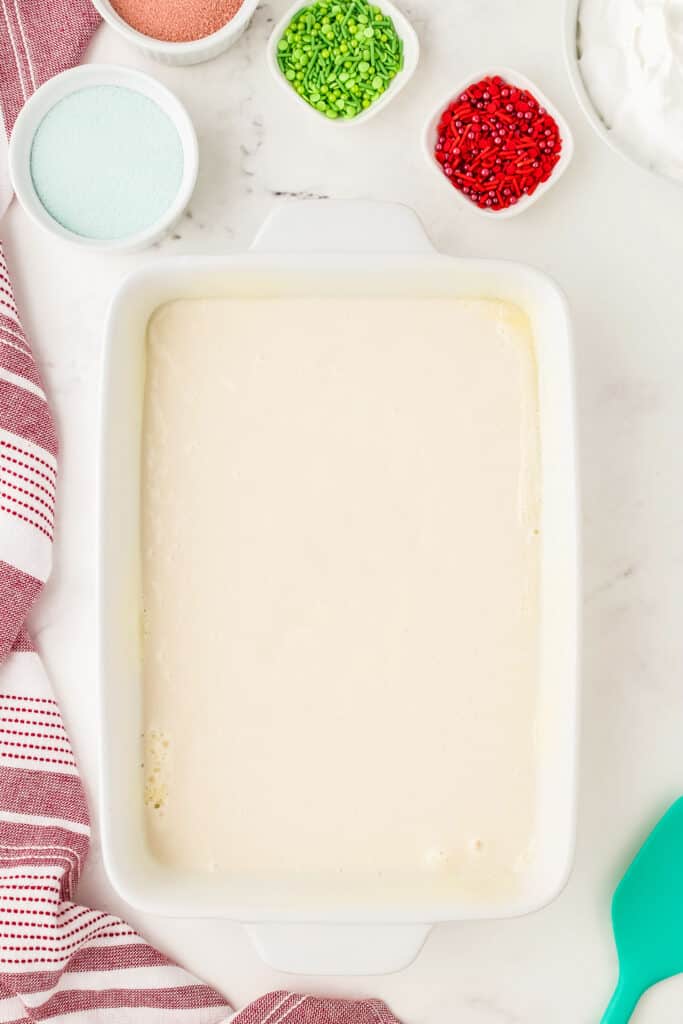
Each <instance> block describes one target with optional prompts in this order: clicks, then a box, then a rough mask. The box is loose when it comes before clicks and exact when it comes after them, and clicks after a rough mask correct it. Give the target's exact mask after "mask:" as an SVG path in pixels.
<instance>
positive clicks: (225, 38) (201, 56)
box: [92, 0, 259, 65]
mask: <svg viewBox="0 0 683 1024" xmlns="http://www.w3.org/2000/svg"><path fill="white" fill-rule="evenodd" d="M92 2H93V4H94V6H95V7H96V8H97V10H98V11H99V12H100V14H101V15H102V17H103V18H104V20H105V21H106V22H107V24H108V25H111V27H112V28H113V29H114V30H115V31H116V32H118V33H119V35H120V36H122V37H123V38H124V39H127V40H128V42H129V43H132V44H133V45H134V46H137V47H138V49H140V50H144V52H145V53H146V54H148V55H149V56H150V57H154V59H155V60H158V61H160V62H161V63H162V64H171V65H181V64H201V63H203V62H204V61H207V60H213V58H214V57H217V56H218V55H219V54H220V53H223V51H224V50H228V49H229V48H230V47H231V46H233V45H234V44H235V43H236V42H237V40H238V39H239V38H240V36H241V35H242V33H243V32H244V30H245V29H246V27H247V25H248V24H249V22H250V21H251V16H252V14H253V13H254V11H255V10H256V8H257V6H258V3H259V0H244V2H243V4H242V6H241V7H240V9H239V11H238V12H237V14H236V15H235V17H234V18H231V19H230V21H227V22H226V23H225V25H223V27H222V28H219V29H218V31H217V32H212V33H211V35H209V36H203V38H201V39H193V40H192V41H191V42H188V43H170V42H167V41H166V40H163V39H154V38H153V37H152V36H146V35H144V34H143V33H142V32H138V31H137V29H135V28H133V27H132V26H131V25H129V24H128V22H127V21H124V19H123V18H122V17H121V16H120V15H118V14H117V13H116V11H115V10H114V8H113V7H112V5H111V4H110V3H109V0H92Z"/></svg>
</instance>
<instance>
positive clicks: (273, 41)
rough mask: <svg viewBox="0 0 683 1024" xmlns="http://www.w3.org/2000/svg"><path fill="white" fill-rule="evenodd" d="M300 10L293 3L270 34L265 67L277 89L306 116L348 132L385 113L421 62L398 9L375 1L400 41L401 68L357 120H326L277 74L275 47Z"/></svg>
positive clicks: (383, 0) (410, 28)
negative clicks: (304, 109)
mask: <svg viewBox="0 0 683 1024" xmlns="http://www.w3.org/2000/svg"><path fill="white" fill-rule="evenodd" d="M302 6H304V5H303V4H301V3H300V2H298V0H296V2H295V3H293V4H292V6H291V7H290V8H289V9H288V10H287V12H286V13H285V14H284V15H283V16H282V18H280V20H279V21H278V23H277V25H276V26H275V28H274V29H273V31H272V32H271V34H270V39H269V40H268V48H267V50H266V57H267V60H268V67H269V68H270V70H271V71H272V73H273V76H274V77H275V79H276V81H277V82H278V83H279V84H280V86H282V87H283V88H284V89H286V90H287V93H288V94H289V96H291V98H292V99H293V100H296V102H297V103H298V104H299V106H301V107H305V108H306V110H308V111H309V113H310V114H311V115H313V116H314V117H315V118H316V119H317V120H318V121H327V122H328V124H334V125H341V126H343V127H346V128H349V127H351V126H352V125H357V124H363V123H364V122H365V121H369V120H370V118H371V117H376V115H377V114H379V112H380V110H384V108H385V107H386V106H388V104H389V103H391V101H392V100H393V99H395V98H396V96H398V94H399V93H400V91H401V89H404V88H405V87H406V85H407V84H408V82H409V81H410V79H411V78H412V77H413V75H414V74H415V69H416V67H417V65H418V61H419V59H420V41H419V39H418V38H417V33H416V32H415V29H414V28H413V26H412V25H411V24H410V22H409V21H408V19H407V18H406V16H405V15H404V14H402V13H401V11H399V9H398V7H396V6H395V5H394V4H392V3H391V0H378V3H377V6H378V7H379V8H380V10H381V11H383V13H384V14H387V15H388V16H389V17H390V18H391V20H392V21H393V23H394V28H395V29H396V32H397V34H398V35H399V36H400V38H401V39H402V40H403V67H402V68H401V70H400V71H399V72H398V74H397V75H396V76H395V78H393V79H392V81H391V83H390V85H389V87H388V89H387V90H386V91H385V92H383V93H382V95H381V96H380V97H379V99H377V100H375V102H374V103H371V104H370V106H369V107H368V109H367V110H364V111H363V112H362V113H361V114H358V116H357V117H352V118H344V117H337V118H330V117H325V115H324V114H321V112H320V111H319V110H316V109H315V107H312V106H311V105H310V103H307V102H306V100H304V99H302V98H301V96H299V93H298V92H296V91H295V90H294V89H292V87H291V85H290V84H289V82H288V81H287V79H286V78H285V76H284V75H283V74H282V72H281V71H280V66H279V64H278V62H277V44H278V43H279V42H280V39H281V37H282V34H283V33H284V31H285V29H286V28H287V26H288V25H289V23H290V21H291V20H292V18H293V17H294V15H295V14H297V12H298V11H300V10H301V8H302Z"/></svg>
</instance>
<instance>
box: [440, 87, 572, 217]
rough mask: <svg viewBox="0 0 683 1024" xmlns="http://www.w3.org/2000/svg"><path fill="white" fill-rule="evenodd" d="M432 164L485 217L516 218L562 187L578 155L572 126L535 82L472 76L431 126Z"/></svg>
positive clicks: (443, 104) (450, 185) (451, 189)
mask: <svg viewBox="0 0 683 1024" xmlns="http://www.w3.org/2000/svg"><path fill="white" fill-rule="evenodd" d="M424 144H425V151H426V154H427V159H428V161H429V163H430V165H431V166H432V167H433V168H434V170H435V171H436V172H437V174H438V175H439V178H440V179H441V180H442V181H443V182H444V184H445V185H446V186H447V187H448V188H449V189H450V191H451V193H452V194H453V195H455V196H456V197H457V198H458V199H460V200H461V201H462V202H463V203H465V204H467V205H468V206H469V207H470V208H471V209H473V210H475V211H476V212H477V213H481V214H483V215H484V216H485V217H496V218H499V219H500V218H504V217H514V216H515V215H516V214H518V213H522V211H523V210H526V209H528V208H529V207H530V206H531V205H532V203H535V202H536V201H537V200H538V199H540V198H541V196H542V195H544V194H545V193H546V192H547V191H549V189H551V188H552V186H553V185H554V184H555V183H556V182H557V181H559V179H560V177H561V175H562V174H563V173H564V171H565V170H566V168H567V166H568V164H569V161H570V160H571V158H572V155H573V152H574V140H573V138H572V134H571V132H570V130H569V126H568V124H567V122H566V121H565V119H564V118H563V117H562V115H561V114H560V113H559V111H558V110H557V108H556V107H555V106H553V104H552V103H551V102H550V100H549V99H548V98H547V97H546V96H544V94H543V93H542V92H541V90H540V89H539V88H538V87H537V86H536V85H534V83H533V82H531V81H529V79H528V78H525V77H524V75H520V74H519V72H517V71H512V70H511V69H509V68H500V69H497V70H494V71H489V72H487V73H484V74H480V75H473V76H471V77H470V78H468V79H467V80H466V81H465V82H463V83H462V84H461V85H460V86H459V87H458V88H457V89H455V90H453V92H451V93H450V94H449V96H448V97H447V99H446V100H444V101H443V102H442V103H441V104H439V107H438V109H437V111H436V113H435V114H434V115H433V117H431V118H430V119H429V122H428V124H427V129H426V132H425V138H424Z"/></svg>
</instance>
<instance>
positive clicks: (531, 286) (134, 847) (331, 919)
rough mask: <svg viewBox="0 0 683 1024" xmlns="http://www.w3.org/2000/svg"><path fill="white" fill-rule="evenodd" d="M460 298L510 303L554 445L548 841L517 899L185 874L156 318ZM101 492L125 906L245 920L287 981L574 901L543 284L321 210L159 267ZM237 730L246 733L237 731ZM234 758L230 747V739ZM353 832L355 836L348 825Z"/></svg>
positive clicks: (556, 359) (541, 784)
mask: <svg viewBox="0 0 683 1024" xmlns="http://www.w3.org/2000/svg"><path fill="white" fill-rule="evenodd" d="M293 294H298V295H301V294H305V295H337V296H338V295H348V294H355V295H365V296H375V295H383V296H386V295H405V294H410V295H414V296H418V297H422V298H425V299H427V300H428V299H429V298H430V297H443V296H461V297H489V298H500V299H507V300H511V301H512V302H515V303H517V304H518V305H520V306H522V307H523V308H524V309H525V310H526V311H527V312H528V314H529V316H530V318H531V321H532V324H533V330H534V335H535V340H536V347H537V358H538V372H539V392H540V412H541V431H542V570H541V571H542V579H541V602H542V609H541V612H542V614H541V637H540V645H541V651H540V659H541V697H540V714H539V721H538V756H539V762H540V768H539V773H538V787H537V841H536V845H535V852H534V856H533V858H532V859H531V862H530V863H529V865H528V867H527V868H526V869H525V873H524V874H523V876H522V877H521V888H520V891H519V894H518V896H517V897H516V898H515V899H513V900H511V901H506V902H498V901H496V902H491V903H487V902H468V903H463V902H462V901H452V902H447V903H444V904H443V905H442V906H438V907H434V906H429V907H424V906H418V905H415V903H414V902H411V901H410V900H409V899H408V897H406V901H405V903H403V904H401V903H397V904H396V905H395V906H393V907H392V908H391V909H390V910H387V909H386V907H380V906H372V905H363V906H349V905H340V903H339V901H338V900H334V899H332V898H331V899H330V901H329V902H327V903H320V905H319V906H316V908H315V910H313V911H312V910H311V909H305V910H304V909H302V907H303V906H304V905H305V904H304V900H303V899H297V881H296V880H292V882H291V884H289V885H288V886H287V887H286V890H283V888H282V887H281V886H278V885H276V884H275V883H273V884H270V885H269V884H259V885H258V886H256V885H254V883H253V882H248V881H247V880H244V881H243V882H240V880H235V879H232V880H230V879H226V878H217V877H209V876H202V877H196V876H188V875H179V874H177V873H174V872H173V871H171V870H170V869H168V868H167V867H164V866H162V865H161V864H159V863H158V862H157V861H155V860H154V859H153V857H152V856H151V854H150V852H149V850H148V848H147V845H146V839H145V821H144V819H145V811H144V807H143V785H142V770H141V753H142V744H141V733H142V699H141V696H142V673H141V580H140V448H141V445H140V442H141V416H142V406H143V390H144V372H145V335H146V327H147V323H148V320H149V318H150V315H151V314H152V313H153V312H154V310H155V309H156V308H157V307H158V306H159V305H161V304H162V303H164V302H166V301H168V300H171V299H176V298H179V297H206V296H241V297H244V296H249V295H251V296H262V295H293ZM101 415H102V420H101V441H100V479H99V521H100V530H99V639H100V643H99V658H100V672H99V676H100V679H99V684H100V705H101V717H100V732H101V738H100V739H101V742H100V747H101V810H102V847H103V854H104V859H105V863H106V867H107V870H108V872H109V875H110V877H111V880H112V882H113V884H114V885H115V887H116V889H117V890H118V891H119V893H120V894H121V895H122V896H123V897H124V898H125V899H126V900H128V901H129V902H130V903H132V904H133V905H135V906H136V907H138V908H140V909H142V910H145V911H148V912H151V913H158V914H166V915H171V916H191V917H225V918H232V919H236V920H240V921H244V922H245V923H247V926H248V929H249V932H250V934H251V936H252V937H253V939H254V941H255V943H256V944H257V947H258V948H259V950H260V952H261V954H262V956H263V957H264V958H265V959H266V960H267V961H268V962H269V963H270V964H272V965H273V966H274V967H277V968H279V969H282V970H286V971H291V972H295V973H306V974H314V973H321V974H353V973H357V974H364V973H367V974H370V973H372V974H375V973H385V972H389V971H392V970H397V969H399V968H401V967H403V966H405V965H406V964H407V963H409V962H410V961H411V960H412V959H413V958H414V957H415V955H416V954H417V952H418V951H419V949H420V947H421V946H422V943H423V942H424V939H425V937H426V935H427V933H428V931H429V928H430V926H431V925H432V924H434V923H436V922H438V921H455V920H467V919H474V918H491V917H513V916H516V915H520V914H525V913H528V912H530V911H532V910H536V909H538V908H540V907H542V906H543V905H544V904H546V903H548V902H549V901H550V900H552V899H553V898H554V897H555V896H556V895H557V894H558V893H559V892H560V890H561V889H562V887H563V886H564V884H565V882H566V880H567V877H568V874H569V871H570V865H571V861H572V855H573V846H574V830H575V803H576V761H577V714H578V611H577V596H578V593H579V538H578V518H577V477H576V462H575V429H574V394H573V370H572V350H571V333H570V325H569V318H568V311H567V305H566V302H565V299H564V297H563V296H562V294H561V292H560V291H559V290H558V288H557V287H556V286H555V285H554V284H553V283H552V282H551V281H550V280H549V279H548V278H547V277H545V276H544V275H543V274H541V273H539V272H538V271H536V270H533V269H531V268H529V267H526V266H522V265H520V264H516V263H506V262H499V261H492V260H470V259H454V258H450V257H445V256H441V255H439V254H437V253H436V252H435V251H434V249H433V248H432V246H431V244H430V243H429V241H428V240H427V237H426V236H425V233H424V231H423V229H422V227H421V225H420V222H419V221H418V219H417V217H416V216H415V214H414V213H412V211H410V210H408V209H407V208H405V207H401V206H396V205H393V204H384V203H354V202H332V201H309V202H305V203H298V204H297V203H295V204H287V205H285V206H283V207H281V208H279V209H277V210H276V211H275V212H274V213H273V214H272V215H271V217H270V219H269V220H268V221H267V223H266V225H265V227H264V228H263V230H262V231H261V233H260V234H259V236H258V238H257V240H256V242H255V244H254V246H253V247H252V250H251V252H249V253H247V254H238V255H225V256H220V255H218V256H186V257H178V258H175V259H169V260H165V261H164V260H156V261H155V262H154V263H153V264H150V265H149V266H147V267H146V268H144V269H142V270H138V271H136V272H134V273H133V274H131V275H130V276H129V277H128V278H127V279H126V280H125V281H124V283H123V284H122V286H121V287H120V289H119V291H118V293H117V294H116V296H115V298H114V301H113V303H112V306H111V310H110V313H109V318H108V321H107V325H106V351H105V359H104V377H103V395H102V413H101ZM236 727H237V728H239V723H237V726H236ZM225 741H226V743H229V742H230V734H229V729H226V736H225ZM343 827H353V826H352V823H345V824H344V826H343Z"/></svg>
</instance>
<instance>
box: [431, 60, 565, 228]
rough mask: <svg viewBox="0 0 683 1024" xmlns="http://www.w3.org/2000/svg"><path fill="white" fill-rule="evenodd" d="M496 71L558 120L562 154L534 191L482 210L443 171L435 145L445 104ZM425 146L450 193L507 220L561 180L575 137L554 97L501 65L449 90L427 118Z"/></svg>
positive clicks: (484, 212)
mask: <svg viewBox="0 0 683 1024" xmlns="http://www.w3.org/2000/svg"><path fill="white" fill-rule="evenodd" d="M496 75H499V76H500V77H501V78H503V79H504V80H505V81H506V82H508V83H509V84H510V85H514V86H516V87H517V88H518V89H526V90H527V91H528V92H530V93H531V94H532V95H533V96H534V97H535V98H536V99H537V100H538V102H539V103H540V104H541V106H542V107H545V109H546V110H547V111H548V113H549V114H550V116H551V117H552V118H554V120H555V122H556V123H557V127H558V128H559V129H560V138H561V139H562V152H561V155H560V159H559V160H558V162H557V163H556V164H555V166H554V167H553V170H552V173H551V175H550V177H549V178H548V180H547V181H544V182H543V183H542V184H540V185H539V186H538V188H537V189H536V191H535V192H534V194H533V195H531V196H523V197H522V198H521V199H520V200H519V201H518V202H517V203H516V204H515V205H514V206H508V207H507V208H506V209H504V210H488V209H484V210H482V208H481V207H480V206H477V204H476V203H473V202H472V201H471V200H470V199H468V198H467V196H464V195H463V194H462V193H461V192H459V191H458V189H457V188H454V186H453V185H452V184H451V182H450V180H449V179H448V178H447V177H446V175H445V174H444V173H443V170H442V168H441V164H440V163H439V161H438V160H437V159H436V156H435V149H434V147H435V146H436V140H437V134H438V127H439V121H440V120H441V115H442V114H443V112H444V110H445V109H446V107H448V105H449V104H450V103H452V102H453V101H454V100H455V99H457V98H458V96H460V94H461V93H463V92H465V90H466V89H468V88H469V87H470V86H471V85H475V84H476V83H477V82H480V81H481V80H482V79H483V78H493V77H494V76H496ZM423 146H424V151H425V156H426V157H427V162H428V163H429V165H430V166H431V167H432V168H433V169H434V171H435V172H436V173H437V174H438V176H439V178H440V179H441V181H442V182H443V183H444V185H445V186H446V187H447V188H448V190H449V192H450V193H451V195H453V196H455V197H456V198H457V199H458V201H459V202H461V203H463V204H464V205H465V206H467V207H468V208H469V209H470V210H473V211H474V212H475V213H478V214H480V215H481V216H482V217H489V218H491V217H492V218H494V219H495V220H507V219H508V218H509V217H516V216H517V214H518V213H523V212H524V210H528V209H529V207H530V206H532V205H533V204H534V203H535V202H537V201H538V200H539V199H540V198H541V196H544V195H545V194H546V192H549V191H550V189H551V188H552V187H553V185H555V184H556V183H557V182H558V181H559V180H560V178H561V177H562V175H563V174H564V172H565V171H566V169H567V167H568V166H569V163H570V161H571V158H572V156H573V155H574V137H573V136H572V133H571V131H570V128H569V125H568V124H567V122H566V121H565V119H564V117H563V116H562V114H561V113H560V112H559V110H558V109H557V107H556V106H555V105H554V103H551V101H550V100H549V99H548V97H547V96H546V95H545V93H543V92H542V91H541V90H540V89H539V88H538V86H537V85H536V84H535V83H534V82H532V81H531V80H530V79H529V78H526V76H525V75H522V74H520V73H519V71H514V70H513V69H512V68H499V67H493V68H488V69H487V70H486V71H481V72H479V74H475V75H468V77H467V78H466V79H465V80H464V81H462V82H460V84H459V85H458V86H456V87H455V88H454V89H452V90H451V91H450V92H449V93H448V95H447V96H445V97H444V99H443V100H442V102H441V103H440V104H439V105H438V107H437V108H436V111H435V112H434V113H433V114H432V116H431V117H430V118H429V120H428V121H427V125H426V127H425V131H424V135H423Z"/></svg>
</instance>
